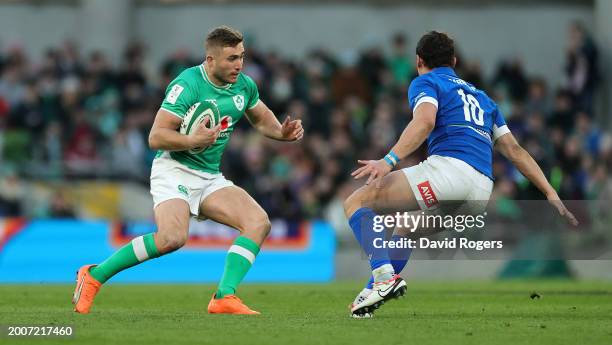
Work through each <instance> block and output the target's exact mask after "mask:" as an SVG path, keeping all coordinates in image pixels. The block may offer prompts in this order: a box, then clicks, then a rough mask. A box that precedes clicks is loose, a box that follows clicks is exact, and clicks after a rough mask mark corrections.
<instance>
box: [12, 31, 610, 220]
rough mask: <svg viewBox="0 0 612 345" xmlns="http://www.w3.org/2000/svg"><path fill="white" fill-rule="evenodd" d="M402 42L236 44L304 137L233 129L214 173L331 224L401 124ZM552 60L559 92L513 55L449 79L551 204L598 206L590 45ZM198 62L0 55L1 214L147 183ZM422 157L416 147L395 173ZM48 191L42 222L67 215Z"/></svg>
mask: <svg viewBox="0 0 612 345" xmlns="http://www.w3.org/2000/svg"><path fill="white" fill-rule="evenodd" d="M414 43H415V42H409V41H408V38H407V37H406V36H404V35H402V34H396V35H394V36H393V37H391V39H390V40H389V42H382V43H381V45H380V46H373V47H370V48H368V49H365V50H363V51H360V52H346V53H344V54H340V55H338V56H333V55H332V54H330V53H328V52H327V51H326V50H324V49H315V50H312V51H311V52H310V53H309V54H308V55H307V56H304V57H303V58H302V59H300V60H292V59H287V58H286V57H283V56H280V55H279V54H278V52H275V51H270V52H264V51H260V50H258V49H257V47H256V46H252V45H250V44H249V42H246V48H247V54H246V56H247V57H246V62H245V67H244V73H246V74H248V75H249V76H251V77H252V78H253V79H254V80H255V81H256V82H257V84H258V85H259V90H260V97H261V99H262V100H263V101H264V102H266V104H267V105H268V106H269V107H270V108H271V109H272V110H273V111H274V112H275V113H276V114H277V115H278V116H280V117H281V121H282V119H283V117H284V116H285V115H286V114H290V115H292V117H298V118H301V119H302V120H303V122H304V125H305V129H306V135H305V137H304V140H303V141H302V142H299V143H291V144H287V143H282V142H275V141H272V140H269V139H266V138H264V137H262V136H261V135H259V134H257V133H256V132H255V131H254V130H252V129H251V128H250V125H249V123H248V121H246V120H243V121H241V122H240V123H239V124H238V125H237V128H236V130H235V132H234V134H233V136H232V138H231V140H230V144H229V145H228V149H227V151H226V153H225V156H224V159H223V168H222V170H223V172H224V174H225V175H226V177H227V178H229V179H231V180H233V181H234V183H236V184H237V185H239V186H242V187H243V188H245V189H246V190H247V191H248V192H249V193H251V195H252V196H253V197H254V198H255V199H256V200H258V201H259V202H260V203H261V204H262V206H263V207H264V209H266V210H267V211H268V213H269V214H270V216H271V217H283V218H287V219H302V218H311V217H327V218H330V219H332V220H333V218H334V217H336V218H338V219H340V218H342V217H343V215H342V212H341V208H342V206H341V205H342V201H343V200H344V198H345V197H346V196H348V195H349V194H350V193H351V192H352V191H353V190H354V189H356V188H357V187H358V186H359V183H355V182H354V181H352V180H351V178H350V172H351V171H352V170H353V169H354V168H355V167H356V162H357V159H378V158H381V157H382V156H384V154H385V153H387V152H388V150H389V148H390V147H391V146H392V145H393V143H394V142H395V141H396V139H397V138H398V137H399V135H400V133H401V132H402V130H403V129H404V128H405V126H406V124H407V123H408V121H410V119H411V116H412V115H411V111H410V109H409V107H408V100H407V87H408V85H409V83H410V81H411V80H412V78H414V77H415V76H416V71H415V68H414V52H413V50H412V49H409V47H413V46H414ZM459 48H460V47H459ZM559 55H560V56H564V59H560V61H559V68H560V69H562V68H563V72H564V73H565V78H564V79H565V82H564V83H563V85H549V84H548V83H547V81H546V80H544V79H542V78H540V77H539V76H537V75H528V74H527V73H526V72H525V69H524V67H523V62H522V61H521V60H520V58H519V57H509V58H508V59H506V60H504V61H501V62H500V63H499V65H498V68H497V70H496V72H495V73H494V74H493V75H490V76H487V75H484V74H483V73H482V71H481V69H480V65H479V63H478V61H476V60H473V61H472V60H468V59H466V60H464V59H463V58H462V56H461V54H459V55H458V58H459V59H458V61H459V63H458V66H457V73H458V75H459V76H460V77H462V78H464V79H465V80H467V81H469V82H471V83H473V84H474V85H476V86H477V87H479V88H482V89H484V90H486V91H487V92H488V93H489V95H491V96H492V97H493V98H494V99H495V100H496V101H497V103H498V105H499V107H500V109H501V110H502V112H503V113H504V114H505V117H506V121H507V122H508V124H509V127H510V129H511V130H512V132H513V133H514V135H515V136H516V137H517V138H518V140H519V141H520V142H521V143H522V144H523V145H524V147H525V148H526V149H527V150H528V151H529V152H530V153H531V154H532V155H533V156H534V158H535V159H536V160H537V161H538V163H540V165H541V166H542V167H543V169H544V171H545V173H546V175H547V176H548V177H549V178H550V180H551V181H552V183H553V185H554V186H555V188H557V189H558V190H559V192H560V195H561V197H562V198H568V199H597V198H599V197H600V194H601V193H608V194H612V192H611V188H612V187H611V183H610V182H609V181H608V179H609V176H610V163H611V162H612V141H611V138H610V135H609V133H606V132H604V131H602V130H600V129H599V128H598V126H597V123H596V122H595V121H594V118H595V115H596V114H595V109H596V107H595V104H594V101H595V99H596V98H595V95H596V93H597V89H598V86H599V85H600V83H601V81H600V80H598V75H599V74H598V73H597V64H598V61H597V48H596V46H595V44H594V43H593V40H592V39H591V38H590V37H589V35H588V33H587V32H586V31H585V30H584V29H583V28H582V27H581V26H580V25H579V24H578V23H574V24H572V25H571V26H570V28H569V30H568V42H567V51H565V52H559ZM199 63H201V57H198V58H195V57H194V56H190V54H188V53H187V52H186V51H182V50H181V51H177V52H176V53H175V54H173V55H172V56H170V57H169V58H168V59H167V61H165V62H164V63H163V64H162V66H160V68H156V69H154V70H151V69H150V68H148V65H147V50H146V46H144V45H143V44H140V43H133V44H131V45H129V47H127V49H126V50H125V53H124V55H123V58H122V61H121V63H120V64H119V66H115V65H114V64H111V63H110V61H109V59H108V58H107V57H106V56H105V54H104V52H103V51H96V52H93V53H91V54H90V55H88V56H83V55H82V54H81V53H80V51H79V49H78V47H77V46H75V45H74V44H72V43H70V42H67V43H65V44H64V45H63V46H61V47H58V48H52V49H49V50H47V52H46V53H45V54H44V56H43V57H42V59H39V60H36V61H33V60H31V59H30V57H29V56H27V55H26V54H25V53H24V51H23V50H22V49H21V48H20V47H19V46H13V47H9V48H7V49H5V51H3V52H2V53H1V54H0V176H1V177H0V186H2V187H1V188H0V216H2V215H18V214H20V208H19V203H20V198H21V197H23V195H22V194H23V192H20V188H19V184H20V183H22V182H23V181H28V180H51V181H57V180H60V181H70V180H72V179H75V178H78V179H85V178H87V179H104V180H109V179H111V180H116V181H119V182H121V181H127V180H130V181H138V182H141V183H142V184H143V186H145V185H146V184H147V183H148V178H149V169H150V165H151V162H152V159H153V157H154V155H155V152H152V151H151V150H150V149H149V148H148V145H147V137H148V133H149V130H150V127H151V124H152V122H153V119H154V116H155V113H156V112H157V110H158V108H159V105H160V103H161V100H162V99H163V97H164V91H165V87H166V85H167V84H168V83H169V82H170V81H171V80H172V79H173V78H174V77H175V76H176V75H177V74H178V73H180V72H181V71H182V70H183V69H184V68H186V67H190V66H193V65H197V64H199ZM560 72H561V71H560ZM425 156H426V148H424V147H423V148H421V149H420V150H419V151H418V152H417V153H415V154H414V155H412V156H411V157H409V158H408V159H406V160H404V161H403V162H402V166H409V165H413V164H416V163H417V162H418V161H420V160H422V159H423V158H424V157H425ZM494 173H495V176H496V187H495V192H494V195H495V197H506V198H520V199H533V198H541V197H540V196H539V195H538V194H537V193H535V192H534V190H533V187H532V186H530V185H529V183H527V182H526V180H525V179H524V178H523V177H522V176H521V175H520V174H519V173H518V172H517V171H516V170H515V169H513V168H512V167H511V165H510V164H509V163H508V162H507V161H505V160H504V159H502V158H501V157H496V159H495V164H494ZM57 195H58V196H57V197H55V198H59V199H60V200H55V199H54V200H53V201H52V202H51V205H52V207H50V211H49V215H55V213H54V212H59V215H65V214H71V213H70V212H71V211H70V209H69V208H67V206H66V202H65V200H64V199H65V198H64V197H63V196H62V194H61V193H57ZM56 208H57V209H58V210H55V209H56ZM342 221H343V222H345V220H344V219H342Z"/></svg>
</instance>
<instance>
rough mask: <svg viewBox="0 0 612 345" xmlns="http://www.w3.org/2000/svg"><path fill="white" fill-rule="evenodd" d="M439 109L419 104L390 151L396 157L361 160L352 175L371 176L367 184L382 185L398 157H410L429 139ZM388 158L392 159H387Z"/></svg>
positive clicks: (355, 176) (357, 176) (359, 176)
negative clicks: (383, 179)
mask: <svg viewBox="0 0 612 345" xmlns="http://www.w3.org/2000/svg"><path fill="white" fill-rule="evenodd" d="M437 111H438V108H437V107H436V106H435V105H434V104H432V103H422V104H421V105H419V106H418V107H417V108H416V109H415V111H414V115H413V117H412V121H410V123H408V126H406V128H405V129H404V131H403V132H402V135H401V136H400V138H399V139H398V141H397V143H396V144H395V145H393V148H392V149H391V152H390V153H389V155H392V154H394V155H395V157H393V156H391V157H388V158H387V157H385V158H383V159H379V160H369V161H365V160H359V161H358V162H359V164H363V166H362V167H361V168H359V169H357V170H355V171H354V172H353V173H352V174H351V175H352V176H353V177H354V178H355V179H359V178H362V177H364V176H369V177H368V180H367V181H366V184H370V182H372V181H376V186H377V187H380V182H381V181H382V178H383V177H384V176H385V175H387V174H388V173H389V172H390V171H391V170H393V166H394V165H395V164H397V159H403V158H405V157H408V156H409V155H410V154H412V153H413V152H414V151H415V150H416V149H418V148H419V146H421V144H423V142H424V141H425V139H427V137H428V136H429V133H431V131H432V130H433V129H434V127H435V125H436V113H437ZM389 155H387V156H389ZM387 159H389V160H390V161H387Z"/></svg>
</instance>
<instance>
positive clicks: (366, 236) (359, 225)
mask: <svg viewBox="0 0 612 345" xmlns="http://www.w3.org/2000/svg"><path fill="white" fill-rule="evenodd" d="M376 216H377V214H376V213H374V211H373V210H372V209H370V208H367V207H362V208H360V209H358V210H357V211H355V213H353V215H352V216H351V218H350V219H349V225H350V226H351V229H352V230H353V233H354V234H355V238H356V239H357V242H359V244H360V245H361V248H362V249H363V251H364V252H365V253H366V255H367V256H368V258H369V259H370V267H371V268H372V270H374V269H376V268H379V267H381V266H383V265H386V264H391V260H390V259H389V254H388V253H387V249H386V248H376V247H375V246H374V240H376V239H380V240H379V241H377V242H380V244H382V240H384V239H385V232H384V231H381V232H375V231H374V217H376Z"/></svg>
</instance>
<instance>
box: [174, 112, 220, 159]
mask: <svg viewBox="0 0 612 345" xmlns="http://www.w3.org/2000/svg"><path fill="white" fill-rule="evenodd" d="M207 118H208V119H209V120H210V121H208V124H207V125H206V127H208V128H213V127H215V126H216V125H217V124H218V123H220V122H221V114H220V113H219V108H218V107H217V105H216V104H215V103H214V102H211V101H203V102H198V103H196V104H194V105H192V106H191V107H190V108H189V110H187V112H186V113H185V116H184V117H183V121H182V122H181V127H179V132H180V133H181V134H185V135H189V133H191V132H192V131H194V130H195V129H196V128H197V127H198V126H199V125H200V124H201V123H203V122H204V120H206V119H207ZM207 148H208V147H196V148H194V149H191V150H189V151H188V152H189V153H191V154H198V153H201V152H203V151H204V150H206V149H207Z"/></svg>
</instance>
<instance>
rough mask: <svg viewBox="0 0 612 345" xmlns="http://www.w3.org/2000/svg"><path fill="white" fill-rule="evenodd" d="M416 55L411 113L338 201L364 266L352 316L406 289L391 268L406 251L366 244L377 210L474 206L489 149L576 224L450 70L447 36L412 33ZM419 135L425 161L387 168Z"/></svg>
mask: <svg viewBox="0 0 612 345" xmlns="http://www.w3.org/2000/svg"><path fill="white" fill-rule="evenodd" d="M416 55H417V56H416V66H417V70H418V74H419V76H418V77H416V78H415V79H414V80H413V81H412V83H411V84H410V87H409V90H408V97H409V102H410V107H411V108H412V112H413V119H412V121H410V123H409V124H408V126H407V127H406V129H404V131H403V133H402V134H401V136H400V138H399V140H398V141H397V143H396V144H395V145H394V146H393V147H392V148H391V150H390V151H389V153H388V154H387V155H386V156H385V157H384V158H382V159H379V160H360V161H358V162H359V164H361V167H360V168H359V169H357V170H355V171H354V172H353V173H352V176H353V177H354V178H356V179H359V178H367V181H366V183H365V186H363V187H361V188H359V189H358V190H356V191H355V192H354V193H353V194H352V195H351V196H349V197H348V198H347V200H346V201H345V203H344V210H345V213H346V216H347V218H348V219H349V224H350V226H351V229H352V230H353V232H354V233H355V237H356V238H357V241H358V242H359V243H360V245H361V247H362V248H363V249H364V251H365V253H366V254H367V255H368V257H369V258H370V266H371V268H372V277H371V279H370V282H368V285H367V286H366V288H365V289H363V290H362V292H360V293H359V295H358V296H357V297H356V298H355V300H354V302H353V303H352V304H351V305H350V309H351V313H352V315H353V316H370V315H371V313H372V312H373V311H374V310H376V309H377V308H378V307H380V306H381V305H382V304H383V303H384V302H385V301H386V300H389V299H392V298H395V297H398V296H401V295H403V294H404V293H405V291H406V282H405V281H404V280H403V279H402V278H401V277H400V276H399V275H398V273H400V272H401V270H402V269H403V267H404V266H405V264H406V262H407V261H408V259H407V258H408V255H409V253H404V254H405V255H403V259H401V258H400V259H398V258H397V257H394V258H393V260H391V259H390V257H389V252H388V251H387V249H385V248H377V247H376V246H375V245H374V243H375V242H376V240H377V238H378V239H380V238H382V237H383V236H384V232H376V231H374V220H375V219H376V217H377V216H379V213H378V212H387V211H388V210H389V208H392V207H396V206H397V205H398V204H399V205H401V208H402V209H403V210H404V211H418V210H424V211H428V212H429V211H432V210H436V209H438V208H439V207H444V204H445V203H448V204H451V203H454V204H457V203H458V202H459V203H464V204H470V205H469V207H468V209H470V210H471V211H476V212H477V210H475V209H476V208H484V206H486V202H487V201H488V200H489V197H490V195H491V191H492V189H493V172H492V164H493V149H494V148H495V149H496V150H498V151H499V152H500V153H501V154H502V155H503V156H505V157H506V158H508V159H509V160H510V161H511V162H512V163H513V164H514V166H515V167H516V168H517V169H518V170H519V171H520V172H521V173H522V174H523V175H524V176H525V177H526V178H527V179H528V180H529V181H531V183H533V184H534V185H535V186H536V187H537V188H538V189H539V190H540V191H541V192H542V193H543V194H544V195H545V196H546V198H547V200H548V201H549V202H550V203H551V204H552V205H553V206H554V207H555V208H556V209H557V211H558V212H559V215H560V216H561V217H564V218H566V219H567V221H568V222H569V223H570V224H572V225H577V221H576V218H575V217H574V215H572V213H571V212H569V211H568V210H567V208H566V207H565V206H564V204H563V202H562V201H561V200H560V199H559V196H558V195H557V192H556V191H555V190H554V188H553V187H552V186H551V185H550V183H548V181H547V180H546V177H545V176H544V174H543V172H542V170H541V169H540V167H539V166H538V164H537V163H536V162H535V160H534V159H533V158H532V157H531V156H530V155H529V153H528V152H527V151H525V149H523V148H522V147H521V146H520V145H519V144H518V143H517V141H516V139H515V138H514V136H513V135H512V133H511V132H510V130H509V129H508V126H507V125H506V122H505V120H504V116H503V114H502V113H501V112H500V110H499V108H498V107H497V105H496V104H495V102H493V101H492V100H491V99H490V98H489V97H488V96H487V94H486V93H485V92H483V91H481V90H478V89H477V88H475V87H474V86H472V85H471V84H470V83H468V82H466V81H464V80H462V79H461V78H459V77H458V76H457V75H456V74H455V71H454V69H453V68H454V66H455V63H456V61H457V60H456V57H455V49H454V42H453V40H452V39H451V38H450V37H449V36H448V35H446V34H444V33H441V32H436V31H431V32H428V33H426V34H425V35H424V36H423V37H422V38H421V39H420V40H419V42H418V44H417V48H416ZM425 140H427V147H428V158H427V159H426V160H425V161H423V162H421V163H420V164H418V165H415V166H412V167H409V168H405V169H402V170H399V171H393V172H392V170H393V168H394V167H395V166H396V165H397V164H398V162H399V161H400V160H401V159H403V158H405V157H407V156H409V155H410V154H412V153H413V152H414V151H415V150H416V149H417V148H418V147H419V146H421V144H422V143H423V142H424V141H425ZM378 218H380V217H378ZM378 243H380V240H378ZM378 247H380V246H378ZM404 250H406V251H409V249H404Z"/></svg>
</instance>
